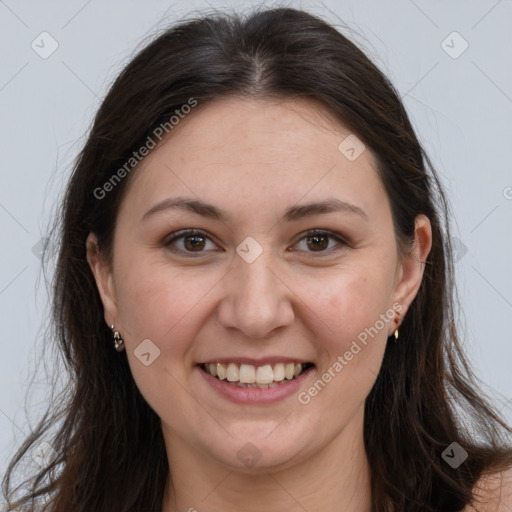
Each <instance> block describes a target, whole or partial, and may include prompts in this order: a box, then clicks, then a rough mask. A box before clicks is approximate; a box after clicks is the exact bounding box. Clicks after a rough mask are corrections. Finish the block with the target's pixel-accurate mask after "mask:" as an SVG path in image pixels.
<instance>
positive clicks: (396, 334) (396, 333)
mask: <svg viewBox="0 0 512 512" xmlns="http://www.w3.org/2000/svg"><path fill="white" fill-rule="evenodd" d="M397 339H398V329H395V343H396V340H397Z"/></svg>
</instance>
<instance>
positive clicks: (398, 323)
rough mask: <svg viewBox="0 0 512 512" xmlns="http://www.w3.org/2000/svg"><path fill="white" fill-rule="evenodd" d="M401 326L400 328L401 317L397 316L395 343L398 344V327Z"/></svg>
mask: <svg viewBox="0 0 512 512" xmlns="http://www.w3.org/2000/svg"><path fill="white" fill-rule="evenodd" d="M399 326H400V317H399V316H397V318H396V329H395V333H394V336H395V343H396V340H398V327H399Z"/></svg>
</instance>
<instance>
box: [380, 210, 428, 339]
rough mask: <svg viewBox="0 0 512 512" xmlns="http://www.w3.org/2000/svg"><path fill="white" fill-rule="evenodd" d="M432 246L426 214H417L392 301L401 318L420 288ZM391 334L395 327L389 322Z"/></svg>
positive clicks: (398, 272)
mask: <svg viewBox="0 0 512 512" xmlns="http://www.w3.org/2000/svg"><path fill="white" fill-rule="evenodd" d="M431 248H432V226H431V225H430V220H429V219H428V217H427V216H426V215H423V214H421V215H418V216H417V217H416V219H415V229H414V242H413V245H412V247H411V250H410V251H409V253H408V254H406V255H404V257H403V259H402V261H401V263H400V264H399V267H398V271H397V278H396V285H395V290H394V292H393V301H394V302H398V303H399V304H400V305H401V306H402V309H401V310H400V317H401V318H403V317H404V315H405V313H406V312H407V309H408V308H409V306H410V305H411V302H412V301H413V300H414V297H416V294H417V293H418V290H419V289H420V285H421V281H422V279H423V272H424V270H425V262H426V261H427V257H428V255H429V253H430V249H431ZM390 329H392V330H391V332H389V333H388V335H391V334H392V332H393V331H394V330H395V329H396V326H395V324H394V323H390Z"/></svg>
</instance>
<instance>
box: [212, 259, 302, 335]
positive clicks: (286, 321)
mask: <svg viewBox="0 0 512 512" xmlns="http://www.w3.org/2000/svg"><path fill="white" fill-rule="evenodd" d="M280 274H281V275H280ZM283 274H284V273H283V272H281V273H280V272H279V269H278V265H276V264H275V262H274V261H272V256H271V251H270V250H264V251H263V253H262V254H261V255H260V256H259V257H258V258H257V259H256V260H255V261H253V262H252V263H247V262H246V261H245V260H244V259H243V258H241V257H239V256H238V255H237V256H236V257H235V259H234V263H233V268H232V269H231V271H230V272H229V273H228V275H227V276H226V279H225V283H224V296H223V299H222V301H221V303H220V305H219V309H218V320H219V323H220V324H221V325H222V326H223V327H224V328H226V329H237V330H239V331H241V332H242V333H243V334H244V336H245V337H247V338H254V339H257V338H260V339H265V338H268V337H269V336H270V335H271V333H272V332H273V331H274V330H276V329H278V328H279V327H285V326H287V325H290V324H291V323H292V322H293V320H294V316H295V315H294V311H293V306H292V302H293V296H294V293H293V291H292V290H291V289H290V288H289V286H287V285H286V279H285V276H284V275H283Z"/></svg>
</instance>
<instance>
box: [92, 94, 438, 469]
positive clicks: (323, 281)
mask: <svg viewBox="0 0 512 512" xmlns="http://www.w3.org/2000/svg"><path fill="white" fill-rule="evenodd" d="M347 137H349V139H346V138H347ZM345 139H346V140H345ZM340 143H341V146H340ZM360 144H361V143H360V142H358V140H357V139H355V138H354V135H351V132H350V130H349V129H346V128H344V127H343V126H342V125H340V124H339V123H337V122H335V121H334V120H333V119H331V118H329V117H328V113H327V112H326V111H325V110H324V109H323V108H322V107H321V106H320V105H319V104H317V103H315V102H312V101H298V100H293V101H292V100H290V101H282V102H271V101H269V100H249V99H240V98H233V97H231V98H224V99H221V100H216V101H214V102H212V103H210V104H207V105H205V106H204V107H203V108H199V107H198V108H197V109H196V111H192V113H190V115H189V116H188V117H185V118H184V119H183V120H181V121H180V124H179V125H178V126H177V127H175V128H174V129H173V131H172V132H171V136H170V137H169V138H168V139H167V140H166V141H165V142H164V143H162V144H161V145H160V146H159V147H157V148H156V149H155V150H154V151H153V152H151V153H150V154H149V155H148V156H147V157H146V158H145V159H144V160H143V161H142V163H141V164H140V165H139V167H138V168H137V169H136V170H134V171H133V172H134V173H135V174H134V175H133V176H131V179H132V181H131V183H130V185H129V188H128V190H127V193H126V195H125V197H124V199H123V202H122V204H121V207H120V210H119V213H118V218H117V224H116V230H115V237H114V250H113V255H114V256H113V264H112V268H111V269H110V268H109V267H107V266H105V265H103V264H102V263H101V261H100V260H98V259H97V258H96V255H95V252H94V250H93V247H94V240H95V237H94V235H90V238H89V240H88V249H89V250H88V257H89V262H90V264H91V267H92V268H93V271H94V273H95V277H96V280H97V283H98V287H99V289H100V293H101V297H102V300H103V304H104V307H105V321H106V322H107V323H108V324H109V325H110V324H111V323H115V325H116V329H117V330H119V331H120V333H121V335H122V336H123V338H124V340H125V346H126V355H127V357H128V362H129V365H130V368H131V371H132V373H133V377H134V379H135V381H136V383H137V385H138V387H139V389H140V391H141V393H142V395H143V396H144V398H145V399H146V400H147V402H148V403H149V404H150V406H151V407H152V408H153V409H154V411H155V412H156V413H157V414H158V415H159V417H160V418H161V421H162V428H163V432H164V437H165V440H166V445H167V447H168V448H169V447H171V449H169V454H170V457H172V456H173V455H172V454H173V453H176V452H177V451H179V450H184V449H186V450H188V452H189V453H195V454H197V455H198V456H199V454H200V456H201V460H203V461H204V463H206V461H210V462H217V463H219V464H221V465H222V466H224V467H226V468H230V469H236V470H241V471H258V470H261V471H266V470H268V469H269V468H284V467H288V466H290V465H293V464H296V463H297V462H300V461H301V460H305V459H306V458H307V457H309V456H311V455H312V454H314V453H318V452H319V451H321V450H323V449H326V448H328V447H329V446H330V445H331V446H334V444H335V443H338V442H341V439H343V438H344V439H345V440H347V439H351V438H354V436H357V437H358V438H360V437H361V436H362V419H363V406H364V401H365V398H366V397H367V395H368V393H369V392H370V390H371V388H372V385H373V383H374V381H375V379H376V376H377V374H378V372H379V368H380V365H381V362H382V358H383V353H384V349H385V346H386V343H387V338H388V336H390V335H391V334H392V333H393V332H394V330H395V328H396V324H395V316H396V313H399V316H403V314H404V313H405V311H406V309H407V307H408V306H409V304H410V302H411V301H412V299H413V297H414V295H415V294H416V292H417V290H418V287H419V285H420V281H421V276H422V272H423V265H422V264H421V263H420V262H421V261H424V260H425V258H426V255H427V254H428V251H429V248H430V226H429V223H428V220H426V219H425V218H418V219H417V231H416V243H415V245H414V247H413V251H412V253H411V255H409V256H406V257H401V256H400V255H399V254H398V252H397V244H396V239H395V236H394V230H393V223H392V217H391V210H390V205H389V202H388V199H387V196H386V193H385V190H384V188H383V185H382V183H381V181H380V180H379V178H378V175H377V172H376V162H375V160H374V157H373V155H372V152H371V151H370V149H369V148H365V149H364V148H363V147H362V146H361V145H360ZM178 198H179V199H180V201H181V202H180V203H177V204H176V205H175V206H172V205H171V202H174V201H177V200H178ZM103 200H105V201H107V200H108V195H107V197H106V198H105V199H103ZM187 202H188V203H187ZM187 204H188V205H189V206H186V205H187ZM180 205H181V206H180ZM185 229H193V230H196V231H197V233H194V234H192V235H190V234H189V235H187V236H185V237H181V236H177V238H176V239H175V240H174V241H171V238H172V237H173V236H174V235H175V234H177V235H178V232H180V231H182V230H185ZM314 229H316V230H319V231H320V233H317V234H316V235H315V234H309V235H308V231H310V230H314ZM401 342H402V341H401V340H400V339H399V340H398V344H399V343H401ZM403 342H406V341H403ZM398 349H399V348H398ZM112 350H113V348H112ZM119 357H123V356H122V355H120V356H119ZM205 363H208V368H210V366H209V365H211V369H212V371H213V373H214V374H215V372H216V371H217V377H214V376H212V375H210V374H209V373H207V372H206V371H205V369H204V367H203V366H202V365H204V364H205ZM217 363H222V365H220V366H219V365H217ZM295 363H307V364H308V365H311V366H307V367H306V371H304V373H302V374H301V375H300V376H299V377H298V378H296V379H295V378H294V379H289V377H291V375H292V373H293V372H294V371H295V366H294V364H295ZM297 368H298V370H297V371H300V369H301V367H297ZM308 368H309V369H308ZM224 372H226V373H227V377H226V378H225V379H224V380H220V379H219V376H224V375H223V374H224ZM287 372H290V373H287ZM283 373H284V375H283ZM255 379H257V382H258V383H259V386H260V387H258V384H257V383H256V382H254V380H255ZM239 380H243V381H246V382H249V384H246V383H245V384H244V385H243V387H241V386H238V385H236V382H238V381H239ZM251 381H253V382H254V383H251ZM269 381H272V382H273V384H271V386H270V387H268V384H266V383H268V382H269ZM248 386H249V387H248ZM333 443H334V444H333ZM179 447H181V448H179ZM183 447H186V448H183ZM174 448H175V450H174ZM171 462H172V460H171Z"/></svg>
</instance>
